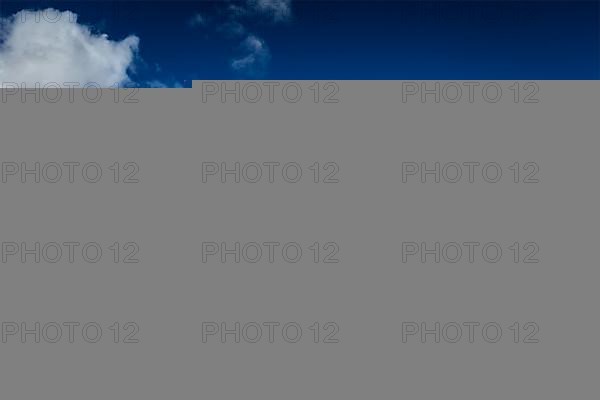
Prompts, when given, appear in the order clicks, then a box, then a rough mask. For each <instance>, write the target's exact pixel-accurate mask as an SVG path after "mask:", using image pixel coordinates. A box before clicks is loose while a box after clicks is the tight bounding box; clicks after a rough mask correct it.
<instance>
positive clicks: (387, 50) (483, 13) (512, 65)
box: [0, 0, 600, 87]
mask: <svg viewBox="0 0 600 400" xmlns="http://www.w3.org/2000/svg"><path fill="white" fill-rule="evenodd" d="M599 3H600V2H598V1H565V2H561V1H527V2H525V1H499V2H498V1H471V2H463V1H389V0H388V1H356V0H353V1H317V0H311V1H299V0H245V1H237V2H235V1H213V2H211V1H182V2H179V1H168V2H164V1H109V0H106V1H69V2H62V1H17V0H9V1H6V0H0V15H1V16H2V17H3V18H5V20H4V21H5V22H4V24H3V27H2V28H1V29H2V37H0V40H3V41H4V42H5V43H3V48H0V78H2V80H5V81H6V80H11V79H12V76H11V68H12V69H14V70H15V71H16V72H15V73H13V75H15V74H16V77H15V78H16V79H15V80H16V81H18V80H19V79H20V78H21V79H24V78H22V73H21V72H22V71H23V70H24V66H26V67H27V71H29V72H28V75H27V79H35V74H36V73H38V72H37V70H36V63H39V64H40V65H39V69H40V70H42V72H39V73H40V74H42V75H44V74H46V75H47V74H49V73H50V72H52V71H53V70H52V68H53V67H52V63H58V64H57V65H56V66H55V68H56V71H57V72H56V73H54V75H50V76H51V77H52V76H57V77H60V78H66V77H68V75H67V72H68V71H72V74H73V75H76V76H75V77H74V78H73V79H75V80H77V79H78V77H79V76H81V78H80V79H82V80H85V79H88V77H89V76H91V77H94V76H95V75H93V74H92V73H94V74H98V75H102V74H104V76H106V75H110V76H111V79H117V80H118V79H120V78H122V77H123V76H124V74H126V77H127V84H128V85H137V86H142V87H147V86H163V85H164V86H169V87H177V86H184V87H188V86H191V81H192V80H205V79H255V78H256V79H259V78H260V79H310V80H312V79H315V80H317V79H332V80H333V79H598V78H599V77H600V6H599ZM48 7H52V8H54V9H56V10H60V11H65V10H68V11H71V12H73V13H75V14H77V15H78V18H77V22H76V23H75V24H76V25H77V26H87V27H89V28H90V29H91V32H90V35H92V37H91V38H90V37H88V38H87V39H85V40H88V41H90V42H89V43H92V44H91V45H90V46H96V45H97V46H100V47H101V48H102V51H101V52H100V53H99V54H101V55H102V57H105V58H107V59H113V60H116V61H118V62H116V61H115V65H116V66H115V65H112V64H111V63H110V62H109V61H110V60H107V61H106V64H102V62H100V66H99V67H96V66H97V65H98V58H97V54H96V53H94V57H95V58H94V57H92V56H91V55H89V54H87V55H86V54H83V55H82V54H81V49H79V47H77V45H76V44H75V45H74V44H73V43H72V42H68V43H66V44H65V46H68V48H67V49H66V50H64V51H65V52H64V54H63V53H61V54H62V55H61V57H60V59H58V57H55V56H54V55H53V53H52V52H62V51H63V49H62V48H58V47H57V48H56V49H55V48H53V49H50V50H49V51H48V53H47V54H45V55H44V57H37V58H35V59H34V60H31V59H28V58H27V57H29V55H30V54H31V53H32V51H31V49H30V48H28V49H26V50H23V51H20V50H18V49H17V50H15V49H14V48H15V47H18V46H21V45H23V46H28V44H27V43H28V42H29V41H30V38H29V36H30V35H34V33H31V32H33V31H34V30H36V29H32V27H31V26H29V25H28V26H27V27H26V29H25V28H24V29H22V30H21V31H19V33H18V34H17V33H15V32H17V31H16V28H15V27H14V26H13V25H14V24H15V22H14V21H13V25H11V24H10V23H8V22H6V21H9V20H10V19H8V20H7V19H6V18H9V17H10V16H11V15H14V14H15V13H17V12H19V11H21V10H23V9H31V10H42V9H46V8H48ZM41 22H44V21H43V19H42V21H41ZM46 25H47V27H44V29H39V32H38V33H35V34H39V35H44V36H46V37H48V30H49V29H61V28H59V25H60V24H50V23H48V24H46ZM11 29H12V30H14V31H15V32H13V31H12V30H11ZM13 33H14V35H13ZM102 34H106V35H108V36H107V37H106V38H103V37H101V35H102ZM11 35H13V36H11ZM7 37H9V38H10V43H11V46H12V49H10V50H9V49H7V48H6V47H7V45H6V42H7V39H6V38H7ZM61 37H62V36H61ZM127 38H129V41H127V42H125V41H126V40H127ZM96 39H97V40H96ZM39 43H41V44H39V46H42V47H43V46H46V44H45V42H43V41H40V42H39ZM77 43H78V42H77ZM86 43H87V42H86ZM107 43H108V45H111V46H112V47H111V46H108V47H107ZM39 46H38V47H39ZM69 46H70V47H73V46H75V47H76V48H77V49H76V50H73V49H71V48H70V47H69ZM128 49H131V54H132V56H131V57H129V53H128ZM42 50H43V49H42ZM38 51H39V49H38V48H36V52H38ZM74 55H78V56H77V57H78V59H80V60H84V64H85V63H87V64H86V65H87V68H86V71H79V70H77V68H78V67H77V66H76V65H74V64H73V65H71V64H69V65H65V63H77V61H76V60H67V59H66V58H68V57H71V56H73V57H74ZM86 57H87V58H86ZM3 58H4V60H3ZM44 64H46V66H45V65H44ZM102 65H104V66H102ZM44 68H46V72H43V69H44ZM123 68H124V70H123V71H125V70H126V72H123V71H122V69H123ZM58 70H60V71H63V72H64V71H67V72H64V73H62V74H61V73H59V72H58ZM3 71H4V72H3ZM48 71H50V72H48ZM115 77H118V78H115ZM90 79H91V78H90ZM40 80H41V81H44V79H43V78H40Z"/></svg>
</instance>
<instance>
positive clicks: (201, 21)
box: [188, 13, 208, 27]
mask: <svg viewBox="0 0 600 400" xmlns="http://www.w3.org/2000/svg"><path fill="white" fill-rule="evenodd" d="M188 25H189V26H191V27H204V26H207V25H208V19H207V18H206V17H205V16H203V15H202V14H200V13H197V14H195V15H194V16H193V17H192V18H190V19H189V21H188Z"/></svg>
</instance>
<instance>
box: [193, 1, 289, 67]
mask: <svg viewBox="0 0 600 400" xmlns="http://www.w3.org/2000/svg"><path fill="white" fill-rule="evenodd" d="M291 15H292V0H244V1H243V2H238V3H235V4H232V3H229V4H227V6H226V7H224V8H221V10H220V11H219V12H218V16H217V20H219V19H221V21H220V22H214V23H213V25H214V26H215V28H214V29H215V31H216V32H218V33H221V34H223V35H225V36H227V37H229V38H238V39H239V38H242V37H243V38H244V40H243V41H242V42H241V43H240V46H239V48H240V49H241V50H240V52H241V53H242V55H241V56H240V57H238V58H235V59H233V60H232V61H231V63H230V66H231V68H232V69H233V70H234V71H235V72H237V73H240V74H243V75H245V76H251V77H259V76H263V75H264V74H265V73H266V70H267V66H268V64H269V61H270V60H271V52H270V51H269V48H268V47H267V44H266V43H265V41H264V40H263V39H261V38H259V37H258V36H257V35H255V34H253V33H252V32H251V30H250V29H248V27H247V26H248V25H252V22H254V23H256V22H264V21H265V20H267V21H268V22H270V23H281V22H286V21H289V20H290V18H291ZM254 20H258V21H254ZM192 21H193V25H194V26H199V25H202V26H206V18H205V16H203V15H200V14H196V15H195V16H194V17H193V18H192Z"/></svg>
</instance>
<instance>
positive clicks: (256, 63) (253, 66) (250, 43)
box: [231, 35, 271, 78]
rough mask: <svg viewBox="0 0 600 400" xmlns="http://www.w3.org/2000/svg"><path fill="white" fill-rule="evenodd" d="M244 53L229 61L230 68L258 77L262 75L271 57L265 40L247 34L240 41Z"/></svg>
mask: <svg viewBox="0 0 600 400" xmlns="http://www.w3.org/2000/svg"><path fill="white" fill-rule="evenodd" d="M241 49H242V51H243V53H244V55H243V56H242V57H240V58H237V59H234V60H233V61H232V62H231V68H233V69H234V70H235V71H237V72H240V73H242V74H243V75H246V76H249V77H254V78H258V77H261V76H264V74H265V73H266V68H267V65H268V63H269V61H270V59H271V52H270V51H269V48H268V47H267V45H266V44H265V42H264V41H263V40H262V39H260V38H258V37H256V36H254V35H250V36H248V37H247V38H246V39H245V40H244V41H243V42H242V43H241Z"/></svg>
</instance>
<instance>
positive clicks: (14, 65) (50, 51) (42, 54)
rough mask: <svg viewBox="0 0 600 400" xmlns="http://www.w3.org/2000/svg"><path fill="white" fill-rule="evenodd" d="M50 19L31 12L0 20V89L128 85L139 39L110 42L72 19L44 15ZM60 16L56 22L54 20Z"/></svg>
mask: <svg viewBox="0 0 600 400" xmlns="http://www.w3.org/2000/svg"><path fill="white" fill-rule="evenodd" d="M44 12H45V13H47V14H48V15H52V16H53V18H52V19H47V18H39V15H40V14H39V13H38V12H34V11H26V10H24V11H21V12H19V13H17V14H15V15H13V16H12V17H9V18H5V19H1V18H0V86H5V85H6V83H8V82H12V83H16V84H18V85H21V84H25V85H26V86H27V87H35V84H36V83H40V84H41V85H44V84H47V83H51V82H54V83H58V84H59V85H64V84H65V83H68V82H77V83H79V84H80V85H85V84H86V83H96V84H98V85H100V86H102V87H109V86H111V85H114V84H121V85H123V84H127V83H130V78H129V75H128V71H129V70H130V68H131V67H132V66H133V62H134V60H135V56H136V51H137V48H138V45H139V38H138V37H136V36H128V37H127V38H125V39H123V40H121V41H113V40H110V39H109V38H108V35H106V34H95V33H93V32H91V31H90V29H89V28H88V27H86V26H84V25H81V24H79V23H78V22H77V15H76V14H74V13H72V12H70V11H64V12H60V11H57V10H53V9H47V10H44ZM58 16H60V18H57V17H58Z"/></svg>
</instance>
